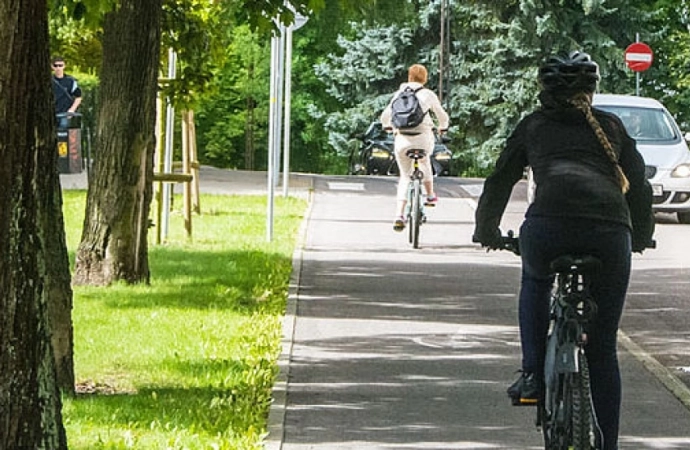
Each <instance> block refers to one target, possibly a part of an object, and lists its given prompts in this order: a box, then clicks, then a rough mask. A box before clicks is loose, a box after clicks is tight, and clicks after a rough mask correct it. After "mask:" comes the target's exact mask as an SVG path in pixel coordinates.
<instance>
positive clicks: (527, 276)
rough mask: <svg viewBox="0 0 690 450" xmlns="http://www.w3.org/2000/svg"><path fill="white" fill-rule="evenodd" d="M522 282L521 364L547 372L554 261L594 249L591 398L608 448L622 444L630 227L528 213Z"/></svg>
mask: <svg viewBox="0 0 690 450" xmlns="http://www.w3.org/2000/svg"><path fill="white" fill-rule="evenodd" d="M520 251H521V253H522V286H521V289H520V300H519V320H520V339H521V341H522V369H523V370H524V371H527V372H537V373H542V372H543V367H544V353H545V342H546V334H547V332H548V324H549V299H550V294H551V288H552V286H553V281H554V279H553V275H551V274H550V273H549V263H550V262H551V261H552V260H554V259H555V258H556V257H557V256H560V255H563V254H566V253H575V254H578V253H579V254H583V253H586V254H590V255H593V256H596V257H597V258H599V259H600V260H601V261H602V263H603V269H602V270H601V272H600V273H598V274H596V275H595V276H594V277H593V278H592V285H591V289H592V294H593V296H594V299H595V300H596V302H597V305H598V312H597V315H596V317H595V319H594V320H593V322H592V323H590V328H589V330H588V341H587V347H586V354H587V361H588V362H589V370H590V379H591V385H592V400H593V403H594V409H595V411H596V415H597V419H598V422H599V426H600V428H601V432H602V435H603V438H604V446H603V448H602V449H603V450H616V449H618V427H619V419H620V404H621V379H620V371H619V367H618V356H617V352H616V344H617V339H616V333H617V332H618V324H619V322H620V318H621V314H622V312H623V304H624V302H625V294H626V291H627V289H628V282H629V280H630V254H631V237H630V230H629V229H628V228H627V227H626V226H624V225H622V224H617V223H613V222H604V221H596V220H589V219H561V218H547V217H528V218H527V219H526V220H525V222H524V223H523V224H522V226H521V227H520Z"/></svg>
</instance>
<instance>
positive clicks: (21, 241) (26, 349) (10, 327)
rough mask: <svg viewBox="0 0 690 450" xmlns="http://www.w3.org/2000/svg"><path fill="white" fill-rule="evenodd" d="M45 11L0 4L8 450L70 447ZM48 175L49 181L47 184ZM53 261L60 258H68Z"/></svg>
mask: <svg viewBox="0 0 690 450" xmlns="http://www.w3.org/2000/svg"><path fill="white" fill-rule="evenodd" d="M46 5H47V4H46V2H45V1H44V0H24V1H20V2H18V1H16V0H0V11H1V12H2V14H0V86H1V88H0V89H1V91H2V95H0V161H1V163H0V255H2V257H1V258H0V448H3V449H19V448H22V449H24V448H27V449H28V448H30V449H38V448H46V449H66V448H67V438H66V435H65V430H64V427H63V425H62V414H61V408H62V405H61V402H60V395H59V390H58V387H57V384H56V374H55V364H54V359H53V351H52V346H51V344H50V338H49V331H48V323H47V322H48V321H47V317H46V316H47V293H46V290H45V286H46V284H47V282H46V277H47V275H46V270H47V267H49V266H50V265H52V264H53V263H54V261H52V260H51V259H50V257H51V256H50V254H49V253H48V252H47V251H46V248H47V241H48V240H50V239H51V238H54V237H55V233H57V231H53V232H48V231H47V230H45V229H44V228H43V226H44V224H43V222H42V216H43V214H44V213H45V211H42V209H43V208H45V206H46V203H45V202H46V201H47V198H48V197H52V198H54V196H53V194H54V193H53V194H50V193H46V192H41V191H42V190H43V189H46V188H51V189H55V188H56V186H55V183H54V180H55V178H56V177H57V152H56V138H55V120H54V116H53V114H54V110H55V108H54V106H53V102H52V94H51V86H50V73H49V71H48V62H49V60H50V55H49V52H48V12H47V9H46ZM51 177H52V180H53V182H52V183H51V182H50V181H43V180H42V179H43V178H46V179H48V180H49V179H50V178H51ZM58 197H59V196H58ZM59 217H61V215H59ZM56 228H59V225H58V226H56ZM58 253H60V252H59V251H58ZM57 257H58V258H59V259H60V260H62V259H63V258H66V253H63V254H59V255H57ZM58 263H60V262H58Z"/></svg>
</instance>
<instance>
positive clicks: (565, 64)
mask: <svg viewBox="0 0 690 450" xmlns="http://www.w3.org/2000/svg"><path fill="white" fill-rule="evenodd" d="M600 79H601V76H600V75H599V65H598V64H597V63H595V62H594V61H592V58H591V57H590V56H589V55H588V54H587V53H584V52H580V51H578V50H575V51H572V52H570V53H568V54H563V55H555V56H550V57H549V58H548V59H547V60H546V62H545V63H544V65H543V66H541V67H540V68H539V83H540V84H541V86H542V89H544V90H546V91H552V92H553V91H555V92H558V91H563V92H564V93H575V92H594V91H596V90H597V85H598V84H599V80H600Z"/></svg>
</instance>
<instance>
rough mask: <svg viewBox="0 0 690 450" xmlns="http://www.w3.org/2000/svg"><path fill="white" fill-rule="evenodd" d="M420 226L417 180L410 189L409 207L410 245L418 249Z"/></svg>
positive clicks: (420, 192)
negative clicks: (410, 200)
mask: <svg viewBox="0 0 690 450" xmlns="http://www.w3.org/2000/svg"><path fill="white" fill-rule="evenodd" d="M421 224H422V189H421V185H420V182H419V180H417V179H416V180H414V182H413V187H412V205H411V207H410V243H411V244H412V247H413V248H419V226H420V225H421Z"/></svg>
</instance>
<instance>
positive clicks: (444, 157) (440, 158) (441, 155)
mask: <svg viewBox="0 0 690 450" xmlns="http://www.w3.org/2000/svg"><path fill="white" fill-rule="evenodd" d="M450 157H451V154H450V153H446V152H443V153H436V154H435V155H434V159H435V160H436V161H448V160H449V159H450Z"/></svg>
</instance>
